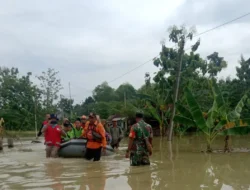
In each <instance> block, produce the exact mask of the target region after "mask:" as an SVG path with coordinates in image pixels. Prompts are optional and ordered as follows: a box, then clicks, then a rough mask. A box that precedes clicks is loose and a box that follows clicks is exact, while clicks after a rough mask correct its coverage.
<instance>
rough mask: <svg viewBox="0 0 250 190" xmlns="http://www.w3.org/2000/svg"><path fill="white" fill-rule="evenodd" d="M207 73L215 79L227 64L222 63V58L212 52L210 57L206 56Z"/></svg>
mask: <svg viewBox="0 0 250 190" xmlns="http://www.w3.org/2000/svg"><path fill="white" fill-rule="evenodd" d="M207 59H208V63H207V72H208V73H209V76H210V77H215V76H217V74H218V73H219V72H221V70H222V69H224V68H226V67H227V62H226V61H224V58H223V57H219V53H218V52H214V53H212V54H211V55H209V56H207Z"/></svg>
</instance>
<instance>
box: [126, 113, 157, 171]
mask: <svg viewBox="0 0 250 190" xmlns="http://www.w3.org/2000/svg"><path fill="white" fill-rule="evenodd" d="M152 138H153V133H152V127H151V126H150V125H149V124H147V123H146V122H145V121H144V120H143V114H142V113H137V114H136V124H134V125H133V126H132V127H131V130H130V133H129V142H128V149H127V152H126V158H129V157H130V165H131V166H139V165H150V161H149V155H151V154H152V144H151V143H150V142H152V140H149V139H152Z"/></svg>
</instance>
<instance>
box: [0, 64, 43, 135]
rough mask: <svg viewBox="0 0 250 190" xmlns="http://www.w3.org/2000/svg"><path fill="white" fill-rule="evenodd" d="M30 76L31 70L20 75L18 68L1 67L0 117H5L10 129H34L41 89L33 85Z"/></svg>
mask: <svg viewBox="0 0 250 190" xmlns="http://www.w3.org/2000/svg"><path fill="white" fill-rule="evenodd" d="M30 76H31V73H30V72H29V73H27V75H26V76H21V77H19V72H18V69H17V68H11V69H9V68H0V102H1V103H0V117H3V118H4V120H5V123H6V126H7V129H9V130H11V129H14V130H29V129H34V114H35V106H39V100H40V90H39V89H38V88H37V87H36V86H35V85H33V83H32V82H31V80H30ZM37 102H38V103H37ZM36 104H37V105H36Z"/></svg>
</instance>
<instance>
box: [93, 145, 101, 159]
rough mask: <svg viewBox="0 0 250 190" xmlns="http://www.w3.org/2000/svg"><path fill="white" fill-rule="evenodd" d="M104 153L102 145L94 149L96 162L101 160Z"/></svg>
mask: <svg viewBox="0 0 250 190" xmlns="http://www.w3.org/2000/svg"><path fill="white" fill-rule="evenodd" d="M101 155H102V147H100V148H98V149H95V150H94V162H95V161H99V160H100V159H101Z"/></svg>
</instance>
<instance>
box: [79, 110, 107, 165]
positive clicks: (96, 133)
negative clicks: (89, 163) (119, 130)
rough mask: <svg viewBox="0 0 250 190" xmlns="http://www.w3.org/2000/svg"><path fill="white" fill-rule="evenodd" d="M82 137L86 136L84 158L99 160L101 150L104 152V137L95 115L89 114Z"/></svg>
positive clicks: (102, 129) (103, 130)
mask: <svg viewBox="0 0 250 190" xmlns="http://www.w3.org/2000/svg"><path fill="white" fill-rule="evenodd" d="M82 136H83V137H85V138H87V146H86V147H87V149H86V154H85V158H86V159H87V160H92V159H94V161H99V160H100V158H101V154H102V149H103V152H104V153H105V152H106V144H107V142H106V137H105V129H104V127H103V125H102V124H101V123H100V122H98V121H97V118H96V115H95V114H94V113H91V114H90V115H89V122H87V123H86V125H85V128H84V131H83V134H82Z"/></svg>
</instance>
